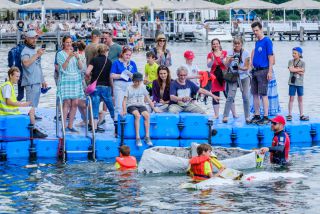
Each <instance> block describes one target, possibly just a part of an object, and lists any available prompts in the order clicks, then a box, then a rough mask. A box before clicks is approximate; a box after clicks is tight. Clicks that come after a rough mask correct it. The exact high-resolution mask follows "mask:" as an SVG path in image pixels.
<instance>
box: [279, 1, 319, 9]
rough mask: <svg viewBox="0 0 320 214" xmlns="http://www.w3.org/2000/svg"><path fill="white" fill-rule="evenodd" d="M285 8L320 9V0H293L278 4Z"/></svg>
mask: <svg viewBox="0 0 320 214" xmlns="http://www.w3.org/2000/svg"><path fill="white" fill-rule="evenodd" d="M278 7H279V8H281V9H285V10H320V2H317V1H313V0H292V1H288V2H285V3H282V4H279V5H278Z"/></svg>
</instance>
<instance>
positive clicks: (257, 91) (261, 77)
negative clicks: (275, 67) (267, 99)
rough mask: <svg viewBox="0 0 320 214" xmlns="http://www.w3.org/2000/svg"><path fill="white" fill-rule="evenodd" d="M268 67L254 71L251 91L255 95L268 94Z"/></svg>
mask: <svg viewBox="0 0 320 214" xmlns="http://www.w3.org/2000/svg"><path fill="white" fill-rule="evenodd" d="M268 72H269V70H268V69H265V70H258V71H252V81H251V93H252V94H253V95H260V96H267V94H268V84H269V81H268V78H267V77H268Z"/></svg>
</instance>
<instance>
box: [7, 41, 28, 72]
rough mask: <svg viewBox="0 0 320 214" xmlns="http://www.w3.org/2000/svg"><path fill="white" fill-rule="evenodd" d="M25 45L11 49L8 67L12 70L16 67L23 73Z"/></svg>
mask: <svg viewBox="0 0 320 214" xmlns="http://www.w3.org/2000/svg"><path fill="white" fill-rule="evenodd" d="M24 47H25V45H24V44H18V45H17V46H15V47H13V48H11V50H10V51H9V53H8V66H9V67H10V68H11V67H12V66H16V67H18V68H19V70H20V72H21V73H22V64H21V52H22V50H23V49H24Z"/></svg>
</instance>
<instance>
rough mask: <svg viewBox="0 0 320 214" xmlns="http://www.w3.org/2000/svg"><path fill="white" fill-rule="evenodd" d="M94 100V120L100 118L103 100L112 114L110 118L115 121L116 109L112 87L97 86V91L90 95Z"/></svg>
mask: <svg viewBox="0 0 320 214" xmlns="http://www.w3.org/2000/svg"><path fill="white" fill-rule="evenodd" d="M90 96H91V99H92V110H93V117H94V119H98V118H99V105H100V102H101V100H103V102H104V103H105V104H106V105H107V108H108V110H109V112H110V116H111V118H112V119H114V107H113V103H112V97H111V87H109V86H97V87H96V90H95V91H94V92H93V93H92V94H91V95H90Z"/></svg>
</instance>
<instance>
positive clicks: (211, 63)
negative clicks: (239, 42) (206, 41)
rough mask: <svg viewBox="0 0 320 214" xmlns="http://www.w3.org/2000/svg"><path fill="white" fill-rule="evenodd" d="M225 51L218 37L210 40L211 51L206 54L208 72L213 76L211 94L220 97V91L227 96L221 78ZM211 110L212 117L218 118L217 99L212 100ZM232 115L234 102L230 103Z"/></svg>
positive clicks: (223, 70) (224, 67)
mask: <svg viewBox="0 0 320 214" xmlns="http://www.w3.org/2000/svg"><path fill="white" fill-rule="evenodd" d="M226 57H227V52H226V51H224V50H222V48H221V43H220V40H219V39H213V40H212V41H211V52H210V53H209V54H208V56H207V66H208V68H210V69H211V70H210V74H211V75H212V76H213V77H214V79H213V80H212V88H211V92H212V94H214V95H216V96H218V97H220V92H223V93H224V96H225V97H227V95H226V93H225V81H224V79H223V72H225V71H226V70H227V67H226V66H225V64H224V61H225V60H226ZM212 105H213V110H214V117H213V118H214V119H218V118H219V101H216V100H214V99H213V100H212ZM231 109H232V113H233V116H234V117H236V114H235V108H234V104H233V105H232V108H231Z"/></svg>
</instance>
